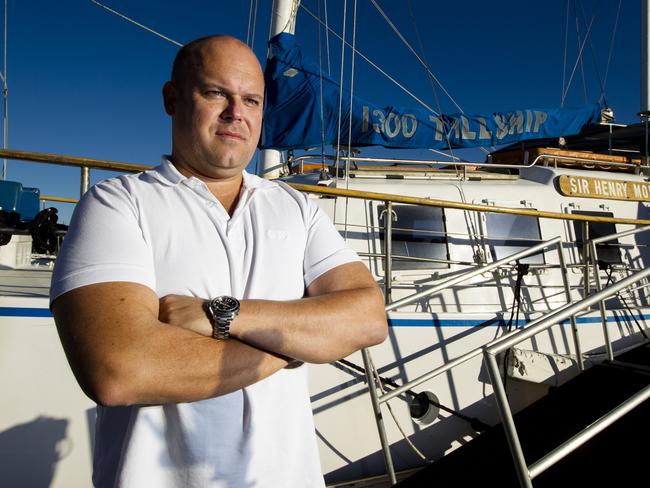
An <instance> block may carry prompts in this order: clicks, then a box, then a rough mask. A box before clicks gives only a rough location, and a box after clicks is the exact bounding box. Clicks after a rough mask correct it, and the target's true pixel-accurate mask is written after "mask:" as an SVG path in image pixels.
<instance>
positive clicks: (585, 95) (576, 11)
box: [573, 0, 588, 104]
mask: <svg viewBox="0 0 650 488" xmlns="http://www.w3.org/2000/svg"><path fill="white" fill-rule="evenodd" d="M576 1H577V0H573V8H574V9H575V21H576V42H577V43H578V47H580V19H579V16H578V5H577V3H576ZM586 43H587V37H585V44H586ZM580 79H581V80H582V92H583V96H584V99H585V104H587V103H588V101H587V100H588V99H587V85H586V83H585V64H584V59H583V58H582V56H580Z"/></svg>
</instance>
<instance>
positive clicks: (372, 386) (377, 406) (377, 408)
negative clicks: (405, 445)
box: [362, 236, 583, 484]
mask: <svg viewBox="0 0 650 488" xmlns="http://www.w3.org/2000/svg"><path fill="white" fill-rule="evenodd" d="M553 245H556V246H557V250H558V253H559V256H560V258H559V260H560V266H561V268H562V279H563V282H564V290H565V294H566V299H567V302H571V295H570V290H569V284H568V277H567V273H566V266H565V262H566V261H565V259H564V249H563V246H562V239H561V237H559V236H558V237H555V238H553V239H549V240H548V241H544V242H541V243H540V244H537V245H536V246H532V247H530V248H528V249H525V250H523V251H519V252H517V253H514V254H512V255H510V256H507V257H505V258H503V259H500V260H498V261H495V262H493V263H491V264H489V265H486V266H482V267H480V268H478V269H475V270H471V271H469V272H467V273H463V274H462V275H459V276H457V277H454V278H452V279H449V280H446V281H444V282H443V283H440V284H438V285H436V286H433V287H431V288H427V289H426V290H423V291H422V292H418V293H415V294H413V295H410V296H408V297H406V298H404V299H402V300H398V301H397V302H393V303H391V304H388V305H386V307H385V309H386V311H387V312H388V311H390V310H394V309H395V308H398V307H400V306H403V305H406V304H409V303H412V302H414V301H416V300H419V299H420V298H422V297H425V296H431V295H433V294H435V293H437V292H439V291H441V290H443V289H445V288H447V287H448V286H451V285H454V284H457V283H460V282H462V281H465V280H468V279H470V278H472V277H474V276H476V275H479V274H483V273H485V272H488V271H490V270H492V269H495V268H497V267H499V266H502V265H504V264H506V263H509V262H511V261H516V260H518V259H521V258H523V257H526V256H529V255H531V254H535V253H537V252H539V251H543V250H545V249H547V248H549V247H551V246H553ZM571 323H572V333H573V340H574V345H575V347H576V355H577V357H578V358H579V366H580V369H582V368H583V364H582V354H581V352H580V342H579V339H578V334H577V327H576V325H575V317H573V316H571ZM514 333H516V331H515V332H512V333H511V334H514ZM500 339H503V338H500ZM482 351H483V348H482V347H481V348H477V349H474V350H473V351H470V352H468V353H467V354H465V355H463V356H460V357H459V358H456V359H454V360H452V361H450V362H448V363H446V364H444V365H442V366H440V367H438V368H435V369H434V370H433V371H430V372H429V373H426V374H424V375H422V376H419V377H418V378H416V379H414V380H413V381H410V382H408V383H406V384H404V385H402V386H400V387H398V388H395V389H393V390H391V391H390V392H388V393H383V394H382V395H379V394H378V393H377V386H378V385H377V384H376V380H375V377H374V375H373V369H372V364H371V359H370V352H369V350H368V349H363V350H362V356H363V361H364V366H365V369H366V378H367V381H368V388H369V392H370V399H371V403H372V408H373V411H374V414H375V420H376V423H377V430H378V434H379V438H380V442H381V445H382V452H383V454H384V460H385V463H386V469H387V471H388V475H389V478H390V480H391V483H393V484H394V483H395V482H396V481H395V480H396V477H395V470H394V466H393V459H392V456H391V453H390V445H389V444H388V439H387V437H386V429H385V426H384V421H383V417H382V413H381V404H382V403H384V402H387V401H388V400H390V399H392V398H394V397H396V396H397V395H400V394H401V393H404V392H405V391H406V390H409V389H411V388H412V387H414V386H417V385H419V384H421V383H423V382H424V381H427V380H428V379H431V378H433V377H435V376H438V375H439V374H442V373H444V372H446V371H448V370H449V369H451V368H453V367H455V366H457V365H459V364H461V363H464V362H465V361H468V360H469V359H471V358H473V357H476V356H478V355H480V354H481V353H482Z"/></svg>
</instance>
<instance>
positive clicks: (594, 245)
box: [588, 225, 650, 360]
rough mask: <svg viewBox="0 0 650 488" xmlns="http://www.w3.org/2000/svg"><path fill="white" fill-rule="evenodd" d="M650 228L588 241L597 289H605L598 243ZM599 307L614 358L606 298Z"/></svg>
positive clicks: (607, 343) (604, 333) (608, 352)
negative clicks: (599, 263) (599, 270)
mask: <svg viewBox="0 0 650 488" xmlns="http://www.w3.org/2000/svg"><path fill="white" fill-rule="evenodd" d="M648 230H650V225H646V226H643V227H639V228H636V229H631V230H627V231H624V232H619V233H617V234H610V235H607V236H603V237H598V238H595V239H591V240H589V242H588V245H589V255H590V256H591V263H592V265H593V269H594V278H595V281H596V290H597V291H601V290H602V289H603V285H602V282H601V280H600V273H599V272H598V244H602V243H604V242H608V241H613V240H615V239H618V238H619V237H626V236H630V235H634V234H639V233H641V232H646V231H648ZM598 308H599V309H600V317H601V319H602V322H603V335H604V337H605V348H606V350H607V359H609V360H612V359H614V351H613V349H612V344H611V340H610V338H609V331H608V330H607V306H606V305H605V300H601V301H600V302H598Z"/></svg>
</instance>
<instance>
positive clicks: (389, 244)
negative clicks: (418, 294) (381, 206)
mask: <svg viewBox="0 0 650 488" xmlns="http://www.w3.org/2000/svg"><path fill="white" fill-rule="evenodd" d="M384 248H385V249H384V251H385V253H386V256H385V257H384V299H385V301H386V304H389V303H390V302H391V288H392V287H391V285H392V282H393V202H390V201H387V202H386V213H385V216H384Z"/></svg>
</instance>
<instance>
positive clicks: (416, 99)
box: [300, 4, 440, 115]
mask: <svg viewBox="0 0 650 488" xmlns="http://www.w3.org/2000/svg"><path fill="white" fill-rule="evenodd" d="M300 8H302V9H303V10H304V11H305V12H307V14H308V15H310V16H311V17H312V18H313V19H314V20H316V22H319V23H320V24H323V21H322V20H320V19H319V18H318V17H317V16H316V15H315V14H314V13H313V12H312V11H311V10H309V9H308V8H307V7H305V6H304V5H302V4H301V5H300ZM343 8H344V10H345V4H344V7H343ZM327 30H328V32H331V33H332V34H333V35H334V36H335V37H336V38H337V39H339V40H340V41H342V44H343V45H344V46H347V47H350V48H351V47H352V46H351V45H350V44H349V43H348V42H346V41H345V40H344V38H345V25H344V28H343V30H344V32H343V37H341V36H340V35H339V34H338V33H337V32H336V31H334V30H333V29H332V28H330V27H327ZM356 54H357V55H358V56H360V57H361V59H363V60H364V61H365V62H367V63H368V64H369V65H370V66H372V67H373V68H375V69H376V70H377V71H379V72H380V73H381V74H382V75H384V76H385V77H386V78H388V79H389V80H390V81H391V82H392V83H393V84H395V85H396V86H397V87H399V88H400V89H401V90H402V91H403V92H404V93H406V94H407V95H408V96H410V97H411V98H412V99H413V100H415V101H416V102H417V103H419V104H420V105H422V106H423V107H424V108H426V109H427V110H428V111H429V112H431V113H432V114H434V115H440V114H439V113H438V112H436V111H435V110H434V109H433V108H431V107H430V106H429V105H427V103H426V102H424V101H422V100H420V99H419V98H418V97H417V95H415V94H414V93H413V92H411V91H410V90H409V89H408V88H406V87H405V86H404V85H402V84H401V83H400V82H399V81H397V80H396V79H395V78H394V77H393V76H391V75H389V74H388V73H387V72H386V71H385V70H383V69H382V68H381V67H379V65H377V63H375V62H374V61H372V60H371V59H370V58H368V56H366V55H365V54H363V53H362V52H360V51H356Z"/></svg>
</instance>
